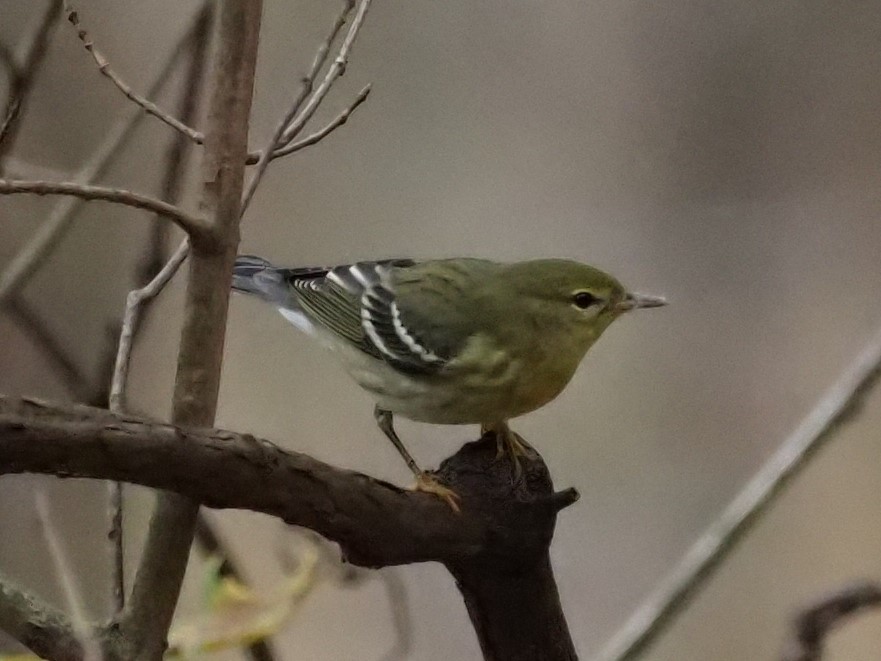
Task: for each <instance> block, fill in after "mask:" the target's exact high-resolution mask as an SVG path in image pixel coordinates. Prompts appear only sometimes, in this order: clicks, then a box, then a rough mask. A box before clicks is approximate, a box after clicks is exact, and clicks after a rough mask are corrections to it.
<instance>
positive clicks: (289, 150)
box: [272, 85, 370, 160]
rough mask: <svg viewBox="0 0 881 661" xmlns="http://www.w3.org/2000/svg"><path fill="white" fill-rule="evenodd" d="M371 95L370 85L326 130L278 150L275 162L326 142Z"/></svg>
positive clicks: (323, 129) (322, 129)
mask: <svg viewBox="0 0 881 661" xmlns="http://www.w3.org/2000/svg"><path fill="white" fill-rule="evenodd" d="M369 95H370V85H367V87H365V88H364V89H362V90H361V91H360V92H359V93H358V96H356V97H355V100H354V101H352V103H350V104H349V106H348V107H347V108H346V109H345V110H343V111H342V112H341V113H340V114H339V115H337V116H336V117H335V118H334V119H333V120H332V121H331V122H330V123H328V124H327V125H326V126H325V127H324V128H321V129H319V130H318V131H316V132H315V133H312V134H311V135H308V136H306V137H305V138H303V139H302V140H298V141H297V142H292V143H290V144H288V145H285V146H284V147H281V148H279V149H276V150H275V151H274V152H273V153H272V158H273V160H274V159H276V158H280V157H282V156H287V155H288V154H293V153H294V152H297V151H300V150H301V149H304V148H305V147H311V146H312V145H314V144H316V143H317V142H320V141H322V140H324V138H326V137H327V136H328V135H330V134H331V133H333V132H334V131H335V130H336V129H338V128H339V127H340V126H342V125H343V124H345V123H346V122H347V121H349V117H350V116H351V114H352V113H353V112H355V110H356V109H357V108H358V106H360V105H361V104H362V103H364V102H365V101H366V100H367V97H368V96H369Z"/></svg>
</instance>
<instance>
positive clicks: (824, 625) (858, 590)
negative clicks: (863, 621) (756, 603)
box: [783, 581, 881, 661]
mask: <svg viewBox="0 0 881 661" xmlns="http://www.w3.org/2000/svg"><path fill="white" fill-rule="evenodd" d="M874 608H881V584H878V583H877V582H875V581H865V582H862V583H858V584H856V585H852V586H850V587H847V588H845V589H843V590H840V591H838V592H836V593H835V594H832V595H829V596H826V597H824V598H823V599H820V600H819V601H818V602H817V603H815V604H813V605H811V606H809V607H808V608H806V609H804V610H803V611H802V612H801V613H800V614H799V615H798V617H797V618H796V619H795V622H794V625H795V632H794V636H793V640H792V641H791V642H790V643H789V645H788V646H787V649H786V651H785V652H784V654H783V661H820V659H822V658H823V649H824V646H825V643H826V636H828V635H829V633H830V632H831V631H832V629H834V628H835V627H836V626H838V625H840V624H842V621H843V620H845V619H847V618H849V617H852V616H854V615H858V614H860V613H862V612H865V611H867V610H870V609H874Z"/></svg>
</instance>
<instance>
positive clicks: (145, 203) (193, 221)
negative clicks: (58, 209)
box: [0, 179, 213, 243]
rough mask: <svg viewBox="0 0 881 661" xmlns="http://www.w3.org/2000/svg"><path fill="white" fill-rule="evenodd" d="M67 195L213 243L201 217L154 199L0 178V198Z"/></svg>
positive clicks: (95, 188)
mask: <svg viewBox="0 0 881 661" xmlns="http://www.w3.org/2000/svg"><path fill="white" fill-rule="evenodd" d="M22 193H23V194H27V195H70V196H72V197H78V198H80V199H82V200H101V201H104V202H111V203H114V204H122V205H124V206H128V207H133V208H135V209H145V210H147V211H152V212H153V213H155V214H158V215H160V216H163V217H165V218H168V219H169V220H171V221H173V222H174V223H175V224H177V225H178V226H179V227H180V228H181V229H182V230H184V231H185V232H186V233H187V234H188V235H189V236H190V237H192V238H193V239H194V240H195V241H205V242H206V243H213V233H212V229H211V226H210V225H209V224H208V223H207V222H206V221H205V219H204V218H200V217H198V216H193V215H191V214H189V213H187V212H186V211H184V210H183V209H181V208H180V207H177V206H175V205H173V204H169V203H168V202H163V201H162V200H157V199H156V198H153V197H149V196H147V195H141V194H139V193H133V192H131V191H127V190H122V189H121V188H106V187H103V186H89V185H86V184H77V183H72V182H51V181H19V180H9V179H0V195H16V194H22Z"/></svg>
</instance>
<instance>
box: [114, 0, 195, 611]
mask: <svg viewBox="0 0 881 661" xmlns="http://www.w3.org/2000/svg"><path fill="white" fill-rule="evenodd" d="M211 15H212V5H211V4H210V3H207V4H205V5H204V6H203V8H202V9H201V10H199V13H198V15H197V16H196V20H195V23H194V24H193V29H192V41H191V43H190V66H189V71H188V72H187V75H186V76H185V80H184V82H183V89H182V92H181V99H180V107H179V108H178V112H179V116H180V117H181V121H183V122H185V123H187V124H190V123H192V121H193V120H194V119H195V117H196V114H197V112H198V108H199V99H200V92H201V90H202V87H203V85H202V81H203V78H204V73H205V63H206V55H207V51H208V43H209V38H208V37H209V30H210V26H211ZM189 146H190V141H189V140H188V139H187V138H186V136H184V135H182V134H179V133H176V134H175V135H174V138H173V139H172V142H171V144H170V146H169V148H168V151H167V153H166V155H165V159H164V160H165V169H164V179H163V182H162V190H161V192H160V199H162V200H164V201H166V202H170V203H172V204H174V203H176V202H177V201H178V199H179V198H180V194H181V189H182V187H183V186H182V185H183V177H184V173H185V170H186V163H187V159H186V156H187V153H188V148H189ZM160 220H161V219H159V218H156V219H155V220H154V222H153V223H152V225H151V228H152V229H151V232H150V246H149V249H148V251H147V253H146V254H145V256H144V261H143V263H142V265H141V267H140V268H139V271H138V274H137V286H138V287H143V286H144V285H145V284H147V283H149V282H150V280H152V279H153V278H154V277H155V276H156V274H157V273H158V272H159V271H160V270H161V269H162V265H163V263H164V261H165V260H164V259H163V253H164V251H165V237H166V234H167V231H168V226H167V223H163V222H160ZM145 310H146V308H145V309H144V310H142V315H140V316H139V317H138V318H137V320H136V323H135V324H134V325H133V328H132V330H131V333H132V340H134V336H136V335H137V333H138V331H139V329H140V327H141V323H140V322H142V321H143V312H144V311H145ZM115 355H116V352H115V351H113V352H112V353H111V354H110V359H109V361H108V367H109V374H108V377H107V379H106V380H105V381H104V384H105V388H104V391H103V392H102V393H100V394H99V396H100V398H101V402H100V404H98V405H100V406H109V407H110V410H111V411H113V412H114V413H121V412H122V411H121V408H122V407H121V405H120V404H121V402H120V401H119V399H118V398H114V399H113V400H111V398H110V390H111V387H112V386H111V384H112V382H113V381H112V378H113V376H112V375H113V369H114V359H115ZM122 488H123V487H122V483H121V482H111V483H109V486H108V490H109V500H110V503H109V509H110V531H109V534H108V537H109V539H110V543H111V557H112V563H111V590H112V594H111V598H112V603H113V607H114V614H115V615H116V616H118V615H119V614H120V613H121V612H122V609H123V608H124V607H125V567H124V554H123V546H124V543H123V541H124V540H123V527H122V516H123V511H122V508H123V494H122Z"/></svg>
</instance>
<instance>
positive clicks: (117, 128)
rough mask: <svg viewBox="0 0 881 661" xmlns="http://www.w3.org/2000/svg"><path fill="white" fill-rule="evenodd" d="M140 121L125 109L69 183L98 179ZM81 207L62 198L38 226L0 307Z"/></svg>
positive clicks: (170, 64)
mask: <svg viewBox="0 0 881 661" xmlns="http://www.w3.org/2000/svg"><path fill="white" fill-rule="evenodd" d="M205 2H206V4H210V2H211V0H205ZM197 24H198V21H195V22H194V23H193V27H191V28H190V29H189V30H187V31H186V33H185V34H184V35H183V36H182V37H181V39H180V40H179V41H178V43H177V44H176V45H175V47H174V49H173V50H172V52H171V53H170V54H169V56H168V59H167V60H166V62H165V63H164V64H163V65H162V67H161V68H160V69H159V72H158V73H157V74H156V77H155V79H154V80H153V82H152V83H151V84H150V85H149V91H148V94H149V95H150V96H154V95H156V94H158V93H159V92H160V90H161V89H162V88H163V87H164V86H165V84H166V83H167V81H168V79H169V77H170V75H171V72H172V71H173V70H174V67H175V66H176V65H177V62H178V60H179V59H180V57H181V55H182V54H183V53H184V52H185V51H186V49H187V48H188V47H189V44H190V43H191V41H192V39H193V35H194V29H195V27H196V25H197ZM143 117H144V115H143V114H141V113H140V112H139V111H138V110H137V109H136V108H131V109H129V110H128V113H127V115H126V116H125V117H123V118H122V119H120V120H119V121H118V122H117V123H116V124H115V125H114V126H113V128H111V129H110V130H109V131H108V132H107V136H106V137H105V138H104V140H103V142H102V143H101V144H100V145H99V146H98V148H97V149H96V150H95V151H94V152H93V154H92V156H91V157H90V158H89V160H88V162H87V163H86V164H85V165H84V166H83V168H82V169H81V170H80V171H79V173H77V175H76V176H75V177H74V178H73V180H74V181H76V182H78V183H83V184H87V183H91V182H93V181H94V180H95V179H97V178H99V177H102V176H103V175H104V174H105V173H106V172H107V170H108V168H109V166H110V164H111V163H112V162H113V159H114V157H115V156H116V155H117V154H119V152H120V149H121V147H122V146H123V145H125V144H126V142H127V141H128V140H129V138H130V137H131V136H132V135H133V134H134V131H135V128H136V127H137V125H138V123H139V122H140V121H141V119H142V118H143ZM82 203H83V200H82V199H80V198H76V197H64V198H62V199H60V200H59V201H58V202H57V203H56V204H55V206H54V208H53V209H52V212H51V213H50V214H49V216H48V217H47V218H46V220H45V221H44V222H43V223H42V224H41V225H40V228H39V229H38V230H37V232H36V233H35V234H34V236H33V237H31V239H30V240H29V241H28V242H27V243H26V244H25V246H24V247H23V248H22V249H21V250H19V251H18V253H16V255H15V257H13V259H12V261H11V262H10V263H9V265H8V266H7V267H6V268H5V269H4V270H3V272H2V274H0V305H2V304H4V303H5V301H6V300H8V298H9V297H10V296H11V295H12V294H13V292H17V291H19V290H21V289H22V288H23V287H24V286H25V284H27V281H28V280H29V279H30V277H31V276H32V275H33V274H34V273H35V272H36V270H37V269H38V268H39V267H40V265H41V264H42V263H43V261H44V260H45V259H46V258H47V257H48V256H49V255H50V254H51V253H52V251H53V250H54V249H55V247H56V246H57V245H58V243H59V242H60V241H61V239H62V237H63V236H64V233H65V231H66V230H67V229H68V227H70V222H71V220H73V216H74V214H75V213H76V211H77V210H78V209H79V207H80V205H81V204H82Z"/></svg>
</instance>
